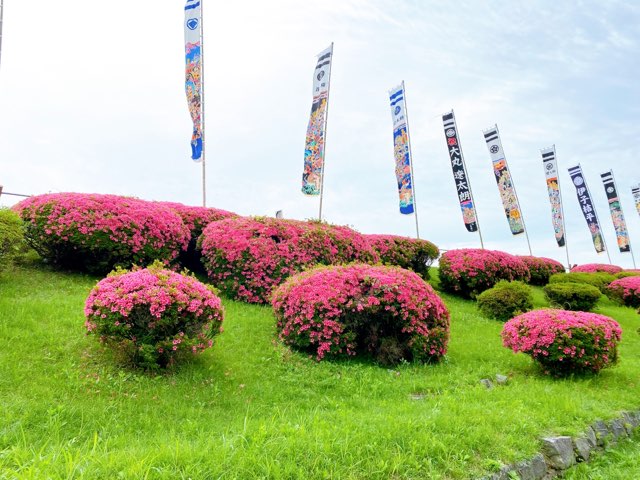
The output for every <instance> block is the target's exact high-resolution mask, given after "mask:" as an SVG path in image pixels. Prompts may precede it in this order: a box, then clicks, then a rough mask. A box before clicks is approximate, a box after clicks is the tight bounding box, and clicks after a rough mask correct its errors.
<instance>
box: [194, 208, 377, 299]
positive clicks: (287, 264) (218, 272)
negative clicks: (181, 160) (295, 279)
mask: <svg viewBox="0 0 640 480" xmlns="http://www.w3.org/2000/svg"><path fill="white" fill-rule="evenodd" d="M199 243H200V247H201V250H202V257H203V263H204V265H205V268H206V270H207V273H208V275H209V278H210V279H211V280H212V281H213V283H214V284H215V285H216V286H217V287H218V288H220V290H221V291H223V292H224V293H225V294H227V295H229V296H232V297H234V298H238V299H241V300H245V301H247V302H251V303H266V302H268V301H269V298H270V296H271V291H272V289H273V287H275V286H277V285H280V284H281V283H282V282H283V281H284V280H285V279H286V278H287V277H289V276H291V275H293V274H295V273H298V272H300V271H302V270H303V269H304V268H306V267H309V266H313V265H316V264H323V265H334V264H341V263H349V262H354V261H360V262H367V263H368V262H375V261H377V260H378V257H377V254H376V253H375V251H373V250H372V249H371V246H370V245H369V243H368V242H367V241H366V239H365V238H364V236H363V235H361V234H360V233H358V232H356V231H354V230H351V229H350V228H348V227H337V226H331V225H327V224H324V223H318V222H301V221H296V220H281V219H274V218H244V217H238V218H227V219H225V220H220V221H218V222H213V223H211V224H210V225H209V226H208V227H207V228H206V229H205V230H204V232H203V233H202V236H201V238H200V242H199Z"/></svg>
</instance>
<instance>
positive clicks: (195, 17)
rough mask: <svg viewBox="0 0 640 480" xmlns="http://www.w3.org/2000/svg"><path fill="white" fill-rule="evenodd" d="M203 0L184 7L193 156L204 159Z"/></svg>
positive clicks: (195, 0)
mask: <svg viewBox="0 0 640 480" xmlns="http://www.w3.org/2000/svg"><path fill="white" fill-rule="evenodd" d="M201 1H202V0H187V4H186V5H185V7H184V45H185V60H186V66H185V91H186V94H187V103H188V105H189V113H190V114H191V120H192V122H193V133H192V135H191V158H192V159H193V160H194V161H196V162H200V161H202V148H203V145H202V137H203V125H202V108H203V105H202V6H201Z"/></svg>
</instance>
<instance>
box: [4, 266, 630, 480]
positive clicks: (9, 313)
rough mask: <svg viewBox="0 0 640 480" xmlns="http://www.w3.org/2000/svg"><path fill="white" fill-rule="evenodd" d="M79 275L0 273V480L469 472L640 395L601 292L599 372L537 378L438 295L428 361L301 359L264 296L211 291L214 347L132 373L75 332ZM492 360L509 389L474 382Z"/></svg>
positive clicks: (459, 307)
mask: <svg viewBox="0 0 640 480" xmlns="http://www.w3.org/2000/svg"><path fill="white" fill-rule="evenodd" d="M96 280H97V279H96V278H93V277H88V276H82V275H78V274H65V273H58V272H50V271H46V270H42V269H37V268H33V267H22V268H18V269H16V270H15V271H14V272H12V273H7V274H5V275H4V276H3V277H0V398H1V399H2V400H1V401H0V478H21V479H22V478H25V479H29V478H52V479H58V478H69V479H70V478H74V479H75V478H85V479H96V478H105V479H111V478H127V479H128V478H131V479H141V478H149V479H155V478H167V479H168V478H171V479H174V478H185V479H186V478H193V479H217V478H224V479H234V478H237V479H251V478H269V479H280V478H281V479H290V478H300V479H316V478H317V479H321V478H331V479H378V478H380V479H387V478H397V479H400V478H402V479H405V478H416V479H417V478H433V479H439V478H443V479H450V478H469V477H474V476H480V475H482V474H486V473H488V472H490V471H494V470H497V469H498V468H499V467H500V466H501V465H502V464H503V463H511V462H514V461H518V460H521V459H524V458H527V457H530V456H531V455H533V454H534V453H535V452H536V451H537V450H538V449H539V444H538V438H539V437H540V436H542V435H547V434H569V435H572V434H576V433H578V432H579V431H581V430H582V429H584V427H585V426H586V425H588V424H589V423H591V422H593V421H594V420H595V419H597V418H602V419H607V418H611V417H613V416H615V415H616V413H617V412H619V411H621V410H625V409H638V408H639V407H640V401H639V400H638V397H639V394H640V382H639V377H638V369H639V367H640V355H639V354H640V335H638V333H637V329H638V326H639V325H638V323H639V322H638V315H637V314H636V313H635V311H634V310H632V309H630V308H625V307H619V306H616V305H615V304H613V303H612V302H610V301H609V300H607V299H605V298H604V297H603V299H602V300H601V301H600V303H599V305H598V309H597V311H598V312H599V313H603V314H605V315H609V316H612V317H614V318H615V319H616V320H618V321H619V322H620V323H621V325H622V326H623V330H624V335H623V342H622V345H621V349H620V350H621V352H620V354H621V362H620V364H619V365H618V366H616V367H614V368H611V369H608V370H604V371H602V373H601V374H600V375H599V376H593V377H583V378H575V379H560V380H558V379H553V378H549V377H546V376H543V375H541V374H540V372H539V370H538V369H537V368H536V367H535V366H534V365H533V364H532V362H531V360H530V359H529V358H528V357H526V356H524V355H514V354H513V353H511V352H510V351H508V350H507V349H505V348H504V347H502V346H501V341H500V337H499V332H500V329H501V326H502V324H501V323H499V322H495V321H491V320H487V319H484V318H483V317H481V316H480V315H479V313H478V311H477V310H476V307H475V305H474V303H472V302H469V301H465V300H461V299H458V298H456V297H452V296H448V295H442V296H443V298H444V299H445V302H446V304H447V306H448V308H449V309H450V311H451V316H452V325H451V342H450V346H449V352H448V355H447V357H446V359H445V360H444V361H443V362H441V363H440V364H436V365H410V364H404V365H400V366H399V367H396V368H394V369H389V368H384V367H380V366H377V365H374V364H371V363H368V362H362V361H358V360H350V361H338V362H329V361H325V362H321V363H317V362H316V361H315V360H312V359H309V358H307V357H306V356H305V355H301V354H298V353H292V352H290V351H289V350H288V349H286V348H284V347H283V346H281V345H280V344H279V343H278V342H277V341H276V340H275V338H276V336H275V329H274V319H273V316H272V313H271V310H270V308H268V307H261V306H253V305H246V304H242V303H239V302H234V301H230V300H225V301H224V305H225V308H226V316H225V322H224V325H225V331H224V333H222V334H221V335H220V336H219V337H218V338H217V341H216V344H215V346H214V348H213V349H210V350H209V351H207V352H206V353H205V354H203V355H201V356H200V357H198V358H197V359H196V360H194V361H193V362H191V363H189V364H186V365H184V366H182V367H180V368H179V369H178V370H176V371H174V372H171V373H169V374H167V375H161V376H149V375H145V374H143V373H139V372H135V371H131V370H126V369H121V368H119V367H118V366H117V365H116V364H115V363H114V362H113V360H112V358H111V357H110V355H109V353H108V352H107V351H105V350H103V348H102V347H101V346H100V345H99V343H98V342H97V341H96V339H95V338H94V337H87V336H85V329H84V326H83V323H84V317H83V306H84V301H85V299H86V297H87V295H88V293H89V290H90V289H91V288H92V287H93V285H94V284H95V282H96ZM436 282H437V280H436ZM534 299H535V303H536V306H543V305H545V300H544V296H543V295H542V293H541V290H540V289H536V290H535V293H534ZM496 373H502V374H507V375H509V377H510V380H509V384H508V385H507V386H504V387H496V388H494V389H492V390H486V389H485V388H484V387H483V386H481V385H480V384H479V380H480V379H482V378H485V377H493V376H494V375H495V374H496ZM414 395H418V396H419V397H420V398H421V399H419V400H415V399H413V398H412V396H414ZM625 448H627V447H625ZM630 448H632V449H633V448H637V447H636V446H635V445H633V444H632V447H630ZM622 454H624V453H622ZM603 458H609V457H608V456H607V455H605V456H604V457H603ZM637 463H638V462H636V467H635V468H636V469H638V468H640V467H639V466H638V465H637ZM575 478H590V477H575ZM593 478H600V477H593ZM603 478H612V477H603ZM627 478H630V477H627Z"/></svg>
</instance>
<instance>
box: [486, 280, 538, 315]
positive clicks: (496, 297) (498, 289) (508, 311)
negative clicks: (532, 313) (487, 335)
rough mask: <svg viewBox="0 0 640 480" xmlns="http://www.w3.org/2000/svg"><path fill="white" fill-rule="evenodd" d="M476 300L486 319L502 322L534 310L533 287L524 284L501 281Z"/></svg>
mask: <svg viewBox="0 0 640 480" xmlns="http://www.w3.org/2000/svg"><path fill="white" fill-rule="evenodd" d="M476 300H477V304H478V309H479V310H480V312H481V313H482V314H483V315H484V316H485V317H489V318H493V319H495V320H500V321H502V322H506V321H507V320H509V319H510V318H513V317H515V316H516V315H519V314H521V313H524V312H528V311H529V310H532V309H533V296H532V294H531V287H529V286H528V285H526V284H524V283H522V282H507V281H505V280H501V281H499V282H498V283H496V285H495V286H494V287H493V288H490V289H489V290H485V291H484V292H482V293H481V294H480V295H478V297H477V299H476Z"/></svg>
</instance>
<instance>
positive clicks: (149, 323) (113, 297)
mask: <svg viewBox="0 0 640 480" xmlns="http://www.w3.org/2000/svg"><path fill="white" fill-rule="evenodd" d="M84 314H85V317H86V322H85V326H86V328H87V331H88V333H90V334H95V335H99V336H100V340H101V341H103V342H105V343H106V344H107V345H109V346H110V347H112V348H113V349H114V351H115V352H116V354H117V355H118V356H119V357H120V358H121V359H122V360H124V361H126V362H127V363H129V364H131V365H133V366H136V367H140V368H144V369H148V370H155V369H159V368H165V367H167V366H170V365H172V364H174V363H175V362H176V360H177V359H179V358H181V357H185V356H189V355H195V354H198V353H200V352H202V351H204V350H205V349H207V348H209V347H211V346H212V345H213V338H214V336H215V335H217V334H218V333H219V332H221V331H222V327H221V324H222V319H223V310H222V304H221V302H220V299H219V298H218V297H217V296H216V294H215V293H214V289H213V288H212V287H209V286H207V285H204V284H202V283H200V282H199V281H198V280H196V279H195V278H194V277H190V276H186V275H180V274H179V273H175V272H173V271H171V270H167V269H165V268H163V266H162V264H161V263H159V262H156V263H154V264H153V265H152V266H150V267H148V268H144V269H140V268H134V269H133V270H132V271H127V270H122V269H119V270H116V271H114V272H112V273H111V274H109V276H107V278H105V279H103V280H101V281H100V282H98V284H97V285H96V286H95V287H94V288H93V290H92V291H91V293H90V294H89V297H88V298H87V301H86V304H85V309H84Z"/></svg>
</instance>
